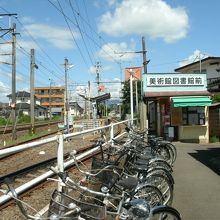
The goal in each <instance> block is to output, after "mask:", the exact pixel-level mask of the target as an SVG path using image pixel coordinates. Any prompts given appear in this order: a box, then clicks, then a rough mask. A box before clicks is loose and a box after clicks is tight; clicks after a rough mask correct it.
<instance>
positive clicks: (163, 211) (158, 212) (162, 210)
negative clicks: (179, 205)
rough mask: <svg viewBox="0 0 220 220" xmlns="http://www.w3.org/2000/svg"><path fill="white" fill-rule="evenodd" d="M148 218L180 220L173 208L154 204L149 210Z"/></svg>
mask: <svg viewBox="0 0 220 220" xmlns="http://www.w3.org/2000/svg"><path fill="white" fill-rule="evenodd" d="M148 220H181V216H180V213H179V212H178V211H177V210H176V209H175V208H172V207H170V206H156V207H154V208H153V209H152V210H151V213H150V217H149V218H148Z"/></svg>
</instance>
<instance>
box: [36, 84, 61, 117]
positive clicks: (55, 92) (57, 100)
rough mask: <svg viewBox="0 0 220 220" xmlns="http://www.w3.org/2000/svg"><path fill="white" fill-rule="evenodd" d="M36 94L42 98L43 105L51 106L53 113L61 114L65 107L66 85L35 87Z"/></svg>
mask: <svg viewBox="0 0 220 220" xmlns="http://www.w3.org/2000/svg"><path fill="white" fill-rule="evenodd" d="M34 90H35V96H36V97H37V98H38V99H40V101H41V106H44V107H46V108H48V109H50V108H51V112H52V114H53V115H61V113H62V112H63V109H64V94H65V87H64V86H51V87H35V88H34Z"/></svg>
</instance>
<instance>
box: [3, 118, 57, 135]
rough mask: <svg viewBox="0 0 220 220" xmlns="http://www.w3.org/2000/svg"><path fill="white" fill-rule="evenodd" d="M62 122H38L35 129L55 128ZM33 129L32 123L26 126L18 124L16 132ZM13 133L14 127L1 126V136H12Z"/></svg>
mask: <svg viewBox="0 0 220 220" xmlns="http://www.w3.org/2000/svg"><path fill="white" fill-rule="evenodd" d="M60 122H61V121H52V122H46V123H45V122H44V123H42V122H38V123H35V129H39V128H43V127H47V128H48V126H49V125H50V126H54V125H56V126H57V125H58V123H60ZM30 129H31V124H30V123H26V124H18V125H17V126H16V131H18V132H19V131H30ZM11 132H12V126H11V125H8V126H7V127H5V126H0V135H2V134H11Z"/></svg>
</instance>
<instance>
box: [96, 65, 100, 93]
mask: <svg viewBox="0 0 220 220" xmlns="http://www.w3.org/2000/svg"><path fill="white" fill-rule="evenodd" d="M100 68H101V63H100V62H96V65H95V70H96V82H97V90H98V94H99V93H100V91H99V85H100Z"/></svg>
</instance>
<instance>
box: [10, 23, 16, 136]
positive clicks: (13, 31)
mask: <svg viewBox="0 0 220 220" xmlns="http://www.w3.org/2000/svg"><path fill="white" fill-rule="evenodd" d="M11 107H12V109H11V118H12V140H15V139H16V138H17V136H16V24H15V23H14V24H13V26H12V101H11Z"/></svg>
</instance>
